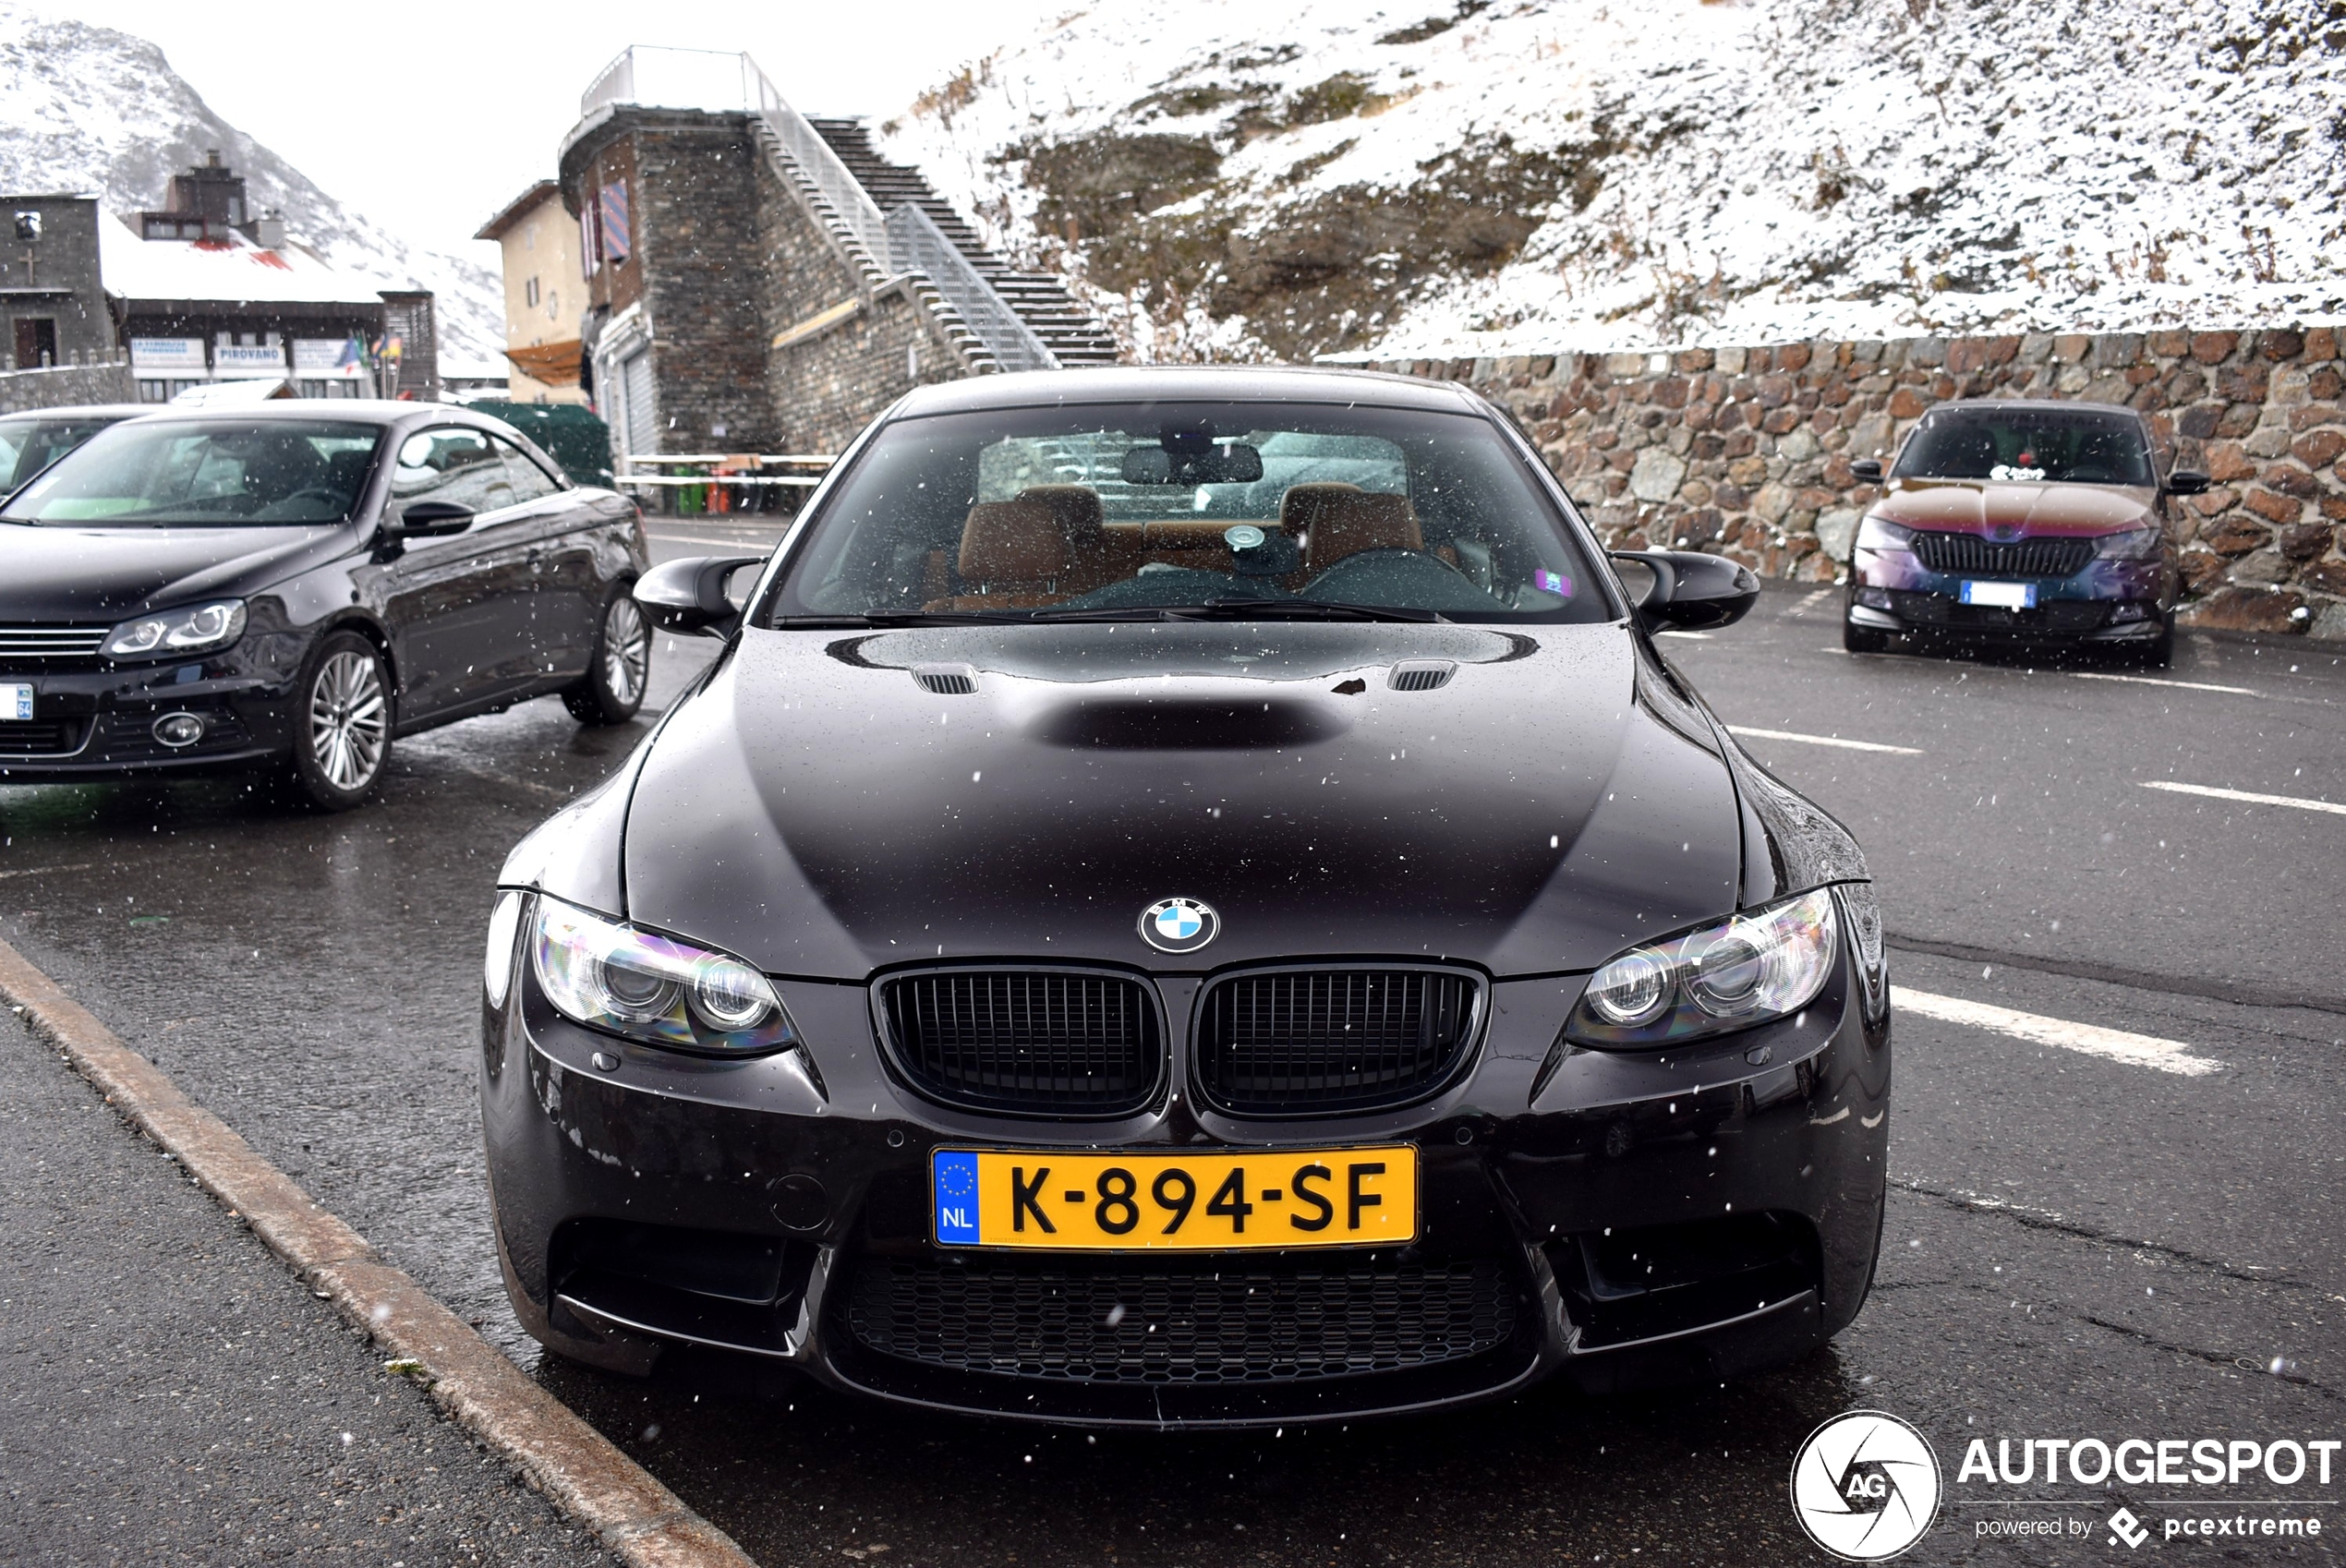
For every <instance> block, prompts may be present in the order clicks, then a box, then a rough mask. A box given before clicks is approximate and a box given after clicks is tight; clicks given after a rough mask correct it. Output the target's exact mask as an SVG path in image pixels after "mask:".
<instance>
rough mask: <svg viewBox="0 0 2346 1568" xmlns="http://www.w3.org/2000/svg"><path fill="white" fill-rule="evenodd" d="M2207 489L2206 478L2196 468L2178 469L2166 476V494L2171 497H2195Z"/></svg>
mask: <svg viewBox="0 0 2346 1568" xmlns="http://www.w3.org/2000/svg"><path fill="white" fill-rule="evenodd" d="M2206 489H2207V475H2205V474H2203V473H2201V472H2200V471H2199V470H2198V469H2196V468H2178V469H2176V470H2175V471H2174V472H2173V473H2172V474H2170V475H2168V476H2167V493H2168V494H2169V495H2171V496H2195V495H2198V494H2201V493H2202V492H2204V491H2205V490H2206Z"/></svg>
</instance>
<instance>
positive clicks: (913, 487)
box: [481, 369, 1890, 1427]
mask: <svg viewBox="0 0 2346 1568" xmlns="http://www.w3.org/2000/svg"><path fill="white" fill-rule="evenodd" d="M752 565H762V570H760V571H758V572H757V573H756V583H755V587H754V588H753V589H751V590H749V591H748V592H747V594H746V597H745V599H742V598H736V597H729V594H728V579H729V578H731V577H732V576H733V575H734V574H736V573H739V574H740V575H742V576H743V577H744V579H746V578H747V577H748V576H749V575H750V573H749V571H748V568H749V567H750V566H752ZM1627 571H1628V573H1629V574H1631V575H1633V576H1634V578H1635V579H1636V580H1637V582H1638V584H1639V596H1638V597H1637V598H1635V599H1634V600H1633V599H1632V597H1630V596H1629V594H1628V592H1627V591H1626V589H1625V588H1624V586H1623V584H1622V582H1621V580H1620V578H1619V577H1617V576H1616V574H1615V572H1614V567H1613V565H1612V564H1611V563H1610V562H1609V561H1608V560H1607V558H1606V557H1605V555H1604V554H1603V552H1602V550H1601V549H1599V548H1598V546H1597V544H1596V542H1595V540H1594V538H1593V537H1592V536H1591V534H1590V530H1589V528H1588V526H1587V525H1585V524H1584V523H1583V522H1582V521H1581V519H1580V518H1579V517H1578V514H1577V513H1575V511H1574V510H1573V507H1572V504H1571V502H1570V501H1569V500H1568V499H1567V498H1566V496H1565V494H1564V493H1563V492H1562V491H1561V490H1560V489H1559V488H1557V487H1556V485H1555V483H1554V480H1553V479H1552V478H1551V477H1550V476H1548V474H1547V472H1546V470H1545V469H1544V468H1543V467H1542V464H1541V462H1540V460H1539V458H1538V456H1537V454H1536V453H1535V452H1533V450H1532V449H1531V448H1530V446H1529V445H1528V444H1527V443H1526V442H1525V441H1524V440H1522V439H1521V438H1520V437H1519V436H1518V434H1517V433H1516V431H1515V430H1514V429H1513V428H1510V426H1509V425H1508V424H1507V422H1506V420H1505V419H1504V418H1503V417H1502V416H1499V415H1498V414H1497V413H1496V411H1494V410H1493V409H1492V408H1491V407H1490V406H1489V405H1488V404H1483V403H1481V401H1479V400H1478V399H1476V398H1474V397H1472V396H1471V395H1469V394H1468V393H1466V392H1462V391H1460V390H1458V389H1457V388H1455V387H1449V386H1443V385H1435V384H1431V383H1427V382H1421V381H1415V380H1406V379H1401V378H1394V377H1383V376H1372V375H1365V374H1354V373H1337V372H1325V371H1293V370H1287V371H1256V370H1218V369H1217V370H1180V369H1147V370H1113V371H1099V372H1080V373H1078V372H1070V373H1059V374H1050V375H1039V376H1006V377H998V378H987V379H986V380H979V381H968V382H962V383H960V384H958V385H951V386H944V387H936V388H930V389H926V390H924V391H921V392H915V393H913V395H911V396H909V397H907V398H906V399H905V400H904V401H902V402H901V403H900V404H897V405H896V406H895V407H894V408H893V409H891V410H890V411H889V413H887V414H886V415H885V416H882V417H881V418H880V419H879V420H878V421H877V423H876V424H875V425H873V427H872V428H870V429H869V430H867V431H866V432H865V435H864V436H863V437H862V438H861V439H859V440H857V442H856V443H855V444H854V446H853V448H852V449H851V450H850V451H849V452H847V453H846V454H845V456H844V457H843V458H842V459H841V461H840V464H838V466H837V468H836V470H835V471H834V472H833V474H832V475H831V476H829V477H828V479H827V480H826V481H825V483H824V485H823V486H822V488H820V489H819V490H817V491H816V493H815V494H814V495H813V497H812V498H811V499H810V502H809V509H808V511H807V512H806V513H805V514H804V516H803V517H802V519H801V521H800V522H799V523H798V525H796V526H795V527H794V528H793V529H792V533H791V535H790V536H789V537H788V538H787V539H786V541H785V542H784V544H783V546H782V547H781V549H780V550H779V551H778V552H777V554H776V556H775V557H774V559H772V560H771V561H765V562H763V563H758V562H747V561H742V560H739V559H734V558H716V559H709V560H699V561H676V562H671V563H669V564H667V565H664V566H662V567H660V568H659V570H657V571H656V572H654V573H651V574H650V575H648V576H647V577H646V578H645V579H644V581H643V582H642V583H641V584H639V585H637V588H636V597H637V599H638V601H639V602H640V603H642V604H643V605H644V606H646V608H647V611H648V612H649V614H650V616H651V617H652V619H653V620H654V621H655V622H656V623H659V624H664V625H666V626H668V627H671V628H672V629H676V630H680V631H702V632H707V633H712V634H715V635H718V636H721V637H723V638H724V639H725V646H724V649H723V651H722V654H721V655H720V657H719V658H718V659H717V661H716V662H715V664H714V665H713V666H712V667H711V668H710V669H709V670H708V671H707V674H706V675H705V676H704V677H703V679H702V681H701V683H700V684H699V686H698V687H697V688H696V689H695V691H694V692H693V693H691V694H689V695H688V696H687V697H685V698H684V699H683V701H681V702H680V703H678V704H677V705H676V706H673V707H671V709H670V710H669V712H668V713H667V714H666V715H665V716H664V718H662V719H661V720H660V722H659V727H658V729H657V730H655V731H654V733H653V734H652V735H651V736H650V737H648V738H647V740H646V742H644V744H643V745H642V746H641V747H640V748H639V749H638V750H637V752H636V753H635V755H634V757H633V758H632V759H631V760H630V761H629V762H628V763H627V764H626V766H623V768H622V769H621V770H620V771H619V772H618V773H617V774H616V775H615V776H614V777H613V778H611V779H610V780H609V781H608V782H607V783H606V784H605V785H603V786H602V787H601V788H600V789H599V790H598V791H596V792H595V793H594V794H593V795H591V796H589V797H586V798H585V799H582V800H581V801H580V802H577V803H576V804H574V805H573V806H571V807H569V808H567V809H566V810H564V811H563V812H562V813H561V814H559V815H557V816H556V817H554V818H553V819H552V820H551V821H550V822H549V823H547V824H546V825H544V826H541V827H540V828H538V830H537V831H536V832H535V833H534V834H532V835H531V836H530V837H529V838H527V839H526V840H525V841H524V843H523V844H522V845H521V846H520V847H519V848H518V849H516V850H514V854H513V856H512V858H511V859H510V860H509V861H508V862H507V863H506V865H505V868H504V871H503V874H502V878H501V884H502V890H501V892H500V894H499V896H498V899H497V901H496V905H495V909H494V913H493V915H492V918H491V922H490V937H489V946H488V955H487V971H486V975H485V981H486V995H485V1003H486V1007H485V1014H484V1019H483V1022H484V1031H483V1041H482V1044H483V1060H482V1069H483V1070H482V1078H481V1092H482V1101H483V1108H484V1118H485V1123H486V1130H487V1139H488V1144H489V1153H490V1179H491V1186H492V1190H493V1195H494V1200H495V1214H496V1225H497V1236H498V1243H499V1247H500V1254H501V1257H502V1260H503V1262H504V1266H505V1270H506V1281H507V1285H508V1288H509V1289H510V1291H511V1293H512V1297H513V1301H514V1307H515V1309H516V1310H517V1311H518V1312H519V1314H520V1317H521V1320H522V1321H523V1322H524V1323H525V1324H526V1326H527V1328H528V1329H529V1331H530V1332H531V1333H533V1334H535V1335H537V1336H538V1338H539V1339H540V1340H541V1341H543V1342H544V1343H545V1344H546V1345H550V1346H551V1347H553V1348H554V1349H555V1350H557V1351H559V1352H561V1353H562V1354H563V1355H566V1356H570V1357H575V1358H577V1359H580V1360H583V1361H587V1362H591V1363H595V1364H598V1365H600V1366H604V1367H607V1368H612V1369H634V1370H641V1369H646V1368H647V1367H648V1366H649V1365H650V1363H651V1362H652V1360H653V1359H654V1357H656V1356H657V1355H658V1354H659V1351H660V1349H661V1348H662V1347H663V1346H664V1345H677V1344H688V1345H710V1346H720V1347H725V1348H728V1349H731V1350H734V1351H740V1352H746V1353H748V1354H751V1355H755V1356H760V1357H773V1358H777V1359H778V1360H780V1361H782V1362H785V1363H789V1364H791V1365H793V1366H796V1367H798V1368H800V1369H804V1371H805V1372H807V1373H809V1374H811V1375H812V1376H814V1377H816V1378H818V1379H820V1380H822V1381H825V1382H827V1383H829V1384H832V1385H834V1386H837V1387H841V1388H846V1389H853V1390H858V1391H862V1392H864V1393H869V1394H873V1395H877V1396H880V1397H883V1398H887V1399H891V1400H896V1401H901V1402H904V1403H908V1404H913V1405H925V1406H931V1407H937V1408H949V1409H957V1410H964V1411H973V1412H982V1413H990V1414H993V1415H997V1416H1006V1417H1022V1418H1032V1419H1042V1420H1050V1421H1062V1422H1073V1423H1088V1424H1106V1425H1116V1424H1128V1425H1142V1426H1152V1427H1155V1426H1179V1425H1246V1424H1258V1423H1270V1422H1295V1421H1299V1420H1304V1421H1308V1420H1316V1419H1332V1418H1349V1417H1359V1416H1362V1415H1368V1414H1373V1413H1377V1412H1391V1411H1400V1410H1410V1409H1425V1408H1432V1407H1437V1406H1442V1405H1456V1404H1462V1403H1468V1402H1472V1401H1477V1400H1484V1399H1490V1398H1493V1397H1497V1396H1503V1395H1506V1394H1507V1393H1512V1392H1515V1391H1518V1390H1520V1389H1522V1388H1524V1387H1526V1386H1527V1385H1529V1384H1530V1383H1533V1382H1535V1381H1540V1380H1542V1379H1546V1378H1550V1377H1554V1376H1559V1375H1560V1376H1563V1377H1566V1378H1568V1379H1571V1380H1573V1381H1577V1382H1578V1384H1580V1385H1581V1386H1582V1387H1584V1388H1588V1389H1592V1390H1601V1389H1612V1388H1618V1387H1623V1386H1629V1385H1635V1384H1641V1383H1649V1382H1654V1381H1671V1380H1679V1379H1687V1378H1713V1377H1719V1376H1725V1375H1728V1374H1732V1373H1735V1372H1738V1371H1741V1370H1744V1369H1750V1368H1754V1367H1759V1366H1762V1365H1765V1364H1768V1363H1771V1362H1774V1361H1778V1360H1781V1359H1783V1358H1784V1357H1792V1356H1796V1355H1797V1354H1799V1353H1801V1352H1803V1351H1806V1350H1808V1349H1809V1348H1810V1347H1813V1346H1815V1345H1820V1344H1821V1343H1822V1342H1823V1341H1824V1340H1825V1339H1826V1338H1827V1337H1828V1336H1830V1335H1832V1333H1835V1332H1836V1331H1838V1330H1839V1329H1841V1328H1842V1327H1843V1326H1844V1325H1845V1324H1847V1323H1848V1322H1849V1321H1850V1320H1851V1319H1852V1318H1853V1317H1854V1316H1855V1315H1856V1312H1857V1309H1858V1308H1859V1306H1860V1304H1861V1303H1863V1301H1864V1300H1865V1298H1866V1293H1867V1290H1868V1285H1869V1283H1870V1281H1871V1279H1872V1276H1873V1268H1874V1260H1875V1255H1876V1251H1877V1248H1878V1247H1879V1245H1880V1224H1881V1215H1882V1178H1883V1164H1882V1162H1883V1153H1884V1150H1885V1147H1886V1141H1887V1137H1888V1129H1887V1128H1886V1126H1885V1118H1886V1116H1887V1112H1888V1105H1889V1092H1890V1052H1889V992H1888V986H1887V981H1886V978H1885V973H1884V967H1883V953H1882V941H1881V925H1880V915H1879V912H1878V911H1877V907H1876V904H1875V901H1874V898H1873V895H1872V892H1871V890H1870V887H1869V885H1868V880H1867V874H1866V867H1865V862H1864V861H1863V859H1862V857H1861V856H1860V855H1859V853H1858V850H1857V848H1856V845H1855V844H1854V843H1853V842H1852V841H1851V840H1850V838H1849V836H1848V835H1847V834H1846V833H1845V832H1844V831H1843V830H1842V828H1841V827H1840V826H1838V825H1837V824H1835V823H1834V822H1833V821H1832V819H1831V818H1830V817H1828V816H1827V815H1826V814H1824V813H1822V812H1821V811H1820V810H1818V809H1817V808H1816V807H1815V806H1813V805H1811V804H1810V803H1809V802H1807V801H1805V800H1803V799H1802V798H1801V797H1800V796H1798V795H1796V794H1795V793H1794V792H1793V791H1792V790H1789V789H1787V788H1785V787H1784V785H1783V784H1782V783H1780V782H1778V781H1777V780H1776V779H1775V778H1772V777H1771V776H1770V775H1769V774H1768V773H1767V772H1766V771H1765V770H1763V769H1762V768H1760V766H1757V765H1756V764H1755V763H1753V762H1752V761H1751V759H1750V758H1748V757H1747V756H1746V755H1745V754H1743V753H1742V752H1741V751H1740V750H1739V749H1738V748H1737V747H1736V745H1735V742H1734V741H1733V740H1732V739H1731V738H1730V737H1729V735H1728V734H1727V733H1726V731H1725V730H1724V729H1723V726H1722V725H1721V724H1720V723H1719V722H1718V721H1717V720H1716V719H1715V718H1713V717H1712V716H1711V713H1710V712H1709V710H1708V709H1706V708H1705V707H1704V706H1703V704H1702V702H1701V700H1700V699H1699V697H1698V696H1696V694H1694V693H1693V692H1692V691H1691V690H1689V689H1688V688H1687V685H1686V684H1685V683H1684V682H1683V681H1681V680H1680V679H1679V677H1678V676H1677V675H1676V674H1675V672H1674V671H1673V670H1672V669H1670V667H1669V666H1668V664H1667V663H1666V662H1665V661H1664V660H1663V657H1661V656H1660V655H1659V653H1658V652H1657V651H1656V649H1655V646H1654V644H1653V643H1652V641H1651V637H1650V632H1651V630H1652V629H1653V628H1655V627H1658V626H1663V625H1667V624H1676V625H1681V626H1716V625H1723V624H1725V623H1726V622H1728V621H1733V620H1735V619H1736V618H1737V617H1738V616H1740V615H1741V614H1742V613H1743V612H1744V611H1745V610H1746V609H1748V608H1749V606H1750V604H1751V602H1752V600H1753V598H1754V597H1755V596H1756V593H1757V589H1758V585H1757V583H1756V582H1755V581H1754V580H1753V579H1752V577H1751V575H1750V574H1749V573H1747V572H1745V571H1744V570H1742V569H1741V568H1739V567H1736V566H1734V565H1732V564H1730V563H1729V562H1726V561H1721V560H1719V559H1717V558H1715V557H1709V556H1702V555H1692V554H1674V553H1667V552H1654V553H1648V554H1644V555H1640V556H1638V557H1636V558H1634V564H1632V565H1630V566H1629V567H1628V568H1627ZM744 604H745V606H746V608H745V609H744V608H742V606H743V605H744Z"/></svg>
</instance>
